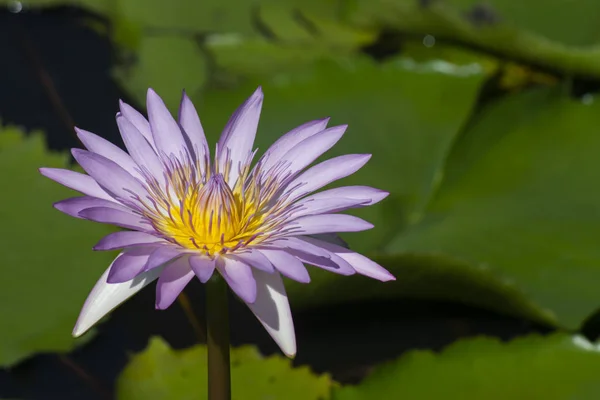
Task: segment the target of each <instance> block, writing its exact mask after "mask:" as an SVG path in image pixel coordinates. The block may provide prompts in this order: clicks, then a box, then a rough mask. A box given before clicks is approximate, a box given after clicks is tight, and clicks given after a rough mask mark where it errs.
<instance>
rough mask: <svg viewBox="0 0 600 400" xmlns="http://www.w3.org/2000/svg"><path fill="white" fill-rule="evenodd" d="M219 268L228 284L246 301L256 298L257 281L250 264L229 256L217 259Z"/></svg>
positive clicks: (250, 301)
mask: <svg viewBox="0 0 600 400" xmlns="http://www.w3.org/2000/svg"><path fill="white" fill-rule="evenodd" d="M217 269H218V270H219V272H220V273H221V276H223V279H225V281H227V284H228V285H229V287H230V288H231V290H233V292H234V293H235V294H237V295H238V296H239V297H240V299H242V300H243V301H244V302H246V303H254V301H255V300H256V281H255V280H254V276H252V268H250V266H249V265H247V264H245V263H243V262H241V261H239V260H235V259H233V258H228V257H220V258H218V259H217Z"/></svg>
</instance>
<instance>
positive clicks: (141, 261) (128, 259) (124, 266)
mask: <svg viewBox="0 0 600 400" xmlns="http://www.w3.org/2000/svg"><path fill="white" fill-rule="evenodd" d="M151 251H152V250H151V249H148V248H144V247H142V248H135V249H129V250H128V251H126V252H123V253H121V254H119V255H118V256H117V258H115V260H114V261H113V263H112V265H111V266H110V272H109V273H108V278H107V279H106V282H108V283H123V282H127V281H130V280H132V279H133V278H135V277H136V276H138V275H139V274H141V273H142V272H144V267H145V266H146V263H147V262H148V257H150V252H151Z"/></svg>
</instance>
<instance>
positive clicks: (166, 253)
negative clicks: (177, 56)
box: [146, 246, 182, 270]
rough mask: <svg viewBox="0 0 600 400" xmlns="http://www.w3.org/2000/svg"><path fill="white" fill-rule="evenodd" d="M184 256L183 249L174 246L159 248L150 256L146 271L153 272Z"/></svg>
mask: <svg viewBox="0 0 600 400" xmlns="http://www.w3.org/2000/svg"><path fill="white" fill-rule="evenodd" d="M181 255H182V251H181V249H179V248H177V247H173V246H158V247H156V248H155V250H154V251H153V252H152V254H151V255H150V258H149V259H148V264H146V269H147V270H151V269H153V268H156V267H160V266H161V265H163V264H166V263H168V262H171V261H172V260H173V259H175V258H177V257H179V256H181Z"/></svg>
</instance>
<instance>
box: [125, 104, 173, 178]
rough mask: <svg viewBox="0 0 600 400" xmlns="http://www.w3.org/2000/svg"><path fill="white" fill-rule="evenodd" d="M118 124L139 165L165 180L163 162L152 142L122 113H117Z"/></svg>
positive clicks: (132, 155) (128, 148)
mask: <svg viewBox="0 0 600 400" xmlns="http://www.w3.org/2000/svg"><path fill="white" fill-rule="evenodd" d="M117 125H118V127H119V132H121V137H122V138H123V143H125V147H127V151H129V154H130V155H131V158H133V160H134V161H135V162H136V163H137V165H139V166H140V167H143V168H145V169H147V170H148V172H150V174H152V176H153V177H155V178H156V179H158V181H159V182H164V179H165V178H164V174H163V166H162V163H161V161H160V159H159V158H158V156H157V155H156V153H155V152H154V149H153V148H152V146H150V143H148V141H147V140H146V139H145V138H144V136H142V134H141V133H140V131H139V130H138V129H137V128H136V127H135V126H134V125H133V124H132V123H131V122H130V121H129V120H128V119H127V118H125V117H124V116H123V115H122V114H117Z"/></svg>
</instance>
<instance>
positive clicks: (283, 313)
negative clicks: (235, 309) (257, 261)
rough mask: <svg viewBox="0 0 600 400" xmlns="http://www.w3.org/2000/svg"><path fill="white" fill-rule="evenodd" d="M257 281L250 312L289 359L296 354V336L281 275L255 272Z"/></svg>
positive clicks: (249, 305)
mask: <svg viewBox="0 0 600 400" xmlns="http://www.w3.org/2000/svg"><path fill="white" fill-rule="evenodd" d="M253 274H254V278H255V279H256V291H257V294H256V301H255V302H254V303H252V304H248V307H249V308H250V310H251V311H252V312H253V313H254V315H256V318H258V320H259V321H260V323H261V324H262V325H263V326H264V327H265V329H266V330H267V332H268V333H269V335H271V337H272V338H273V340H275V343H277V344H278V345H279V347H280V348H281V351H283V353H284V354H285V355H287V356H288V357H294V355H295V354H296V334H295V332H294V321H293V319H292V312H291V310H290V303H289V301H288V298H287V294H286V292H285V287H284V285H283V280H282V279H281V276H280V275H279V273H277V272H276V273H273V274H270V273H267V272H263V271H259V270H254V271H253Z"/></svg>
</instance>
